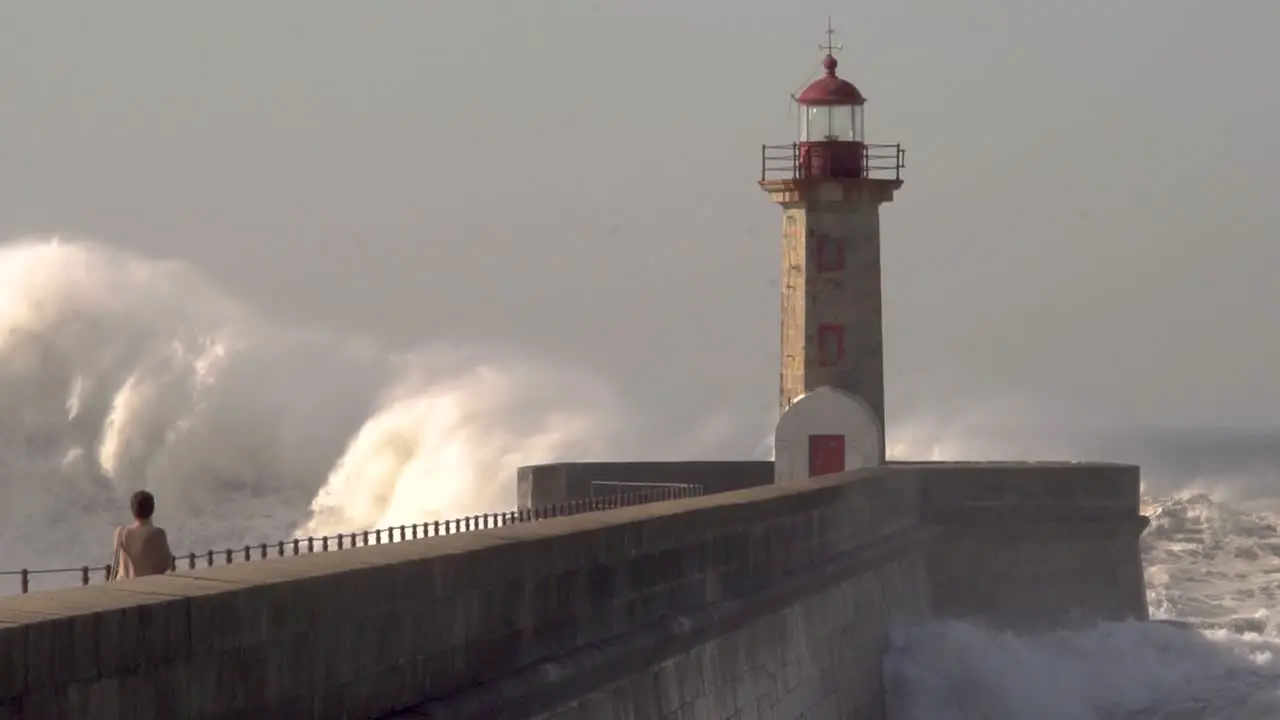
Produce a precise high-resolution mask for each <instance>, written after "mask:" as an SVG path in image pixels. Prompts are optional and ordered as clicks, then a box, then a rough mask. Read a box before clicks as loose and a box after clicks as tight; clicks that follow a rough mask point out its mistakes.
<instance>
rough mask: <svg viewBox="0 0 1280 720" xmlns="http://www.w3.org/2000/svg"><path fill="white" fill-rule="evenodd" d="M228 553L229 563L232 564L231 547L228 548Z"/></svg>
mask: <svg viewBox="0 0 1280 720" xmlns="http://www.w3.org/2000/svg"><path fill="white" fill-rule="evenodd" d="M226 555H227V564H228V565H230V564H231V548H227V552H226Z"/></svg>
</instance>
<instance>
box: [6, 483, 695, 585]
mask: <svg viewBox="0 0 1280 720" xmlns="http://www.w3.org/2000/svg"><path fill="white" fill-rule="evenodd" d="M637 484H640V483H637ZM701 495H702V486H701V485H678V484H662V485H658V484H651V485H649V489H647V490H641V491H639V492H630V493H613V494H608V495H596V496H593V497H589V498H585V499H582V500H575V501H572V502H565V503H559V504H556V505H545V506H543V507H537V508H531V509H527V510H508V511H507V512H501V513H481V514H479V515H468V516H466V517H461V518H455V519H452V520H430V521H427V522H421V523H417V524H414V525H398V526H392V527H386V528H379V529H377V530H363V531H360V532H352V533H339V534H337V535H324V536H321V537H305V538H300V537H295V538H293V539H291V540H280V541H278V542H276V543H274V544H270V543H260V544H258V545H256V546H254V545H245V546H244V547H243V548H225V549H223V550H207V551H205V552H203V553H187V554H186V555H175V556H174V558H173V564H172V569H173V570H175V571H176V570H177V569H178V566H179V565H184V566H185V567H186V568H187V569H189V570H194V569H196V568H197V567H198V566H201V565H203V566H204V567H214V566H215V565H217V564H219V562H220V561H221V564H223V565H230V564H232V563H233V562H236V561H237V558H243V560H242V561H243V562H248V561H251V560H255V559H261V560H265V559H267V558H268V557H271V555H272V553H271V552H270V550H274V551H275V553H274V554H275V557H286V556H289V555H303V554H310V553H314V552H317V550H318V551H319V552H329V551H330V550H346V549H349V548H356V547H367V546H369V545H382V544H383V538H384V537H385V538H386V542H387V543H393V542H404V541H406V540H423V539H427V538H434V537H441V536H444V535H456V534H457V533H463V532H472V531H475V530H488V529H491V528H497V527H503V526H506V525H516V524H519V523H526V522H534V521H537V520H547V519H550V518H557V517H568V516H571V515H581V514H583V513H589V512H596V511H599V510H611V509H614V508H620V507H631V506H635V505H644V504H646V503H652V502H662V501H664V500H679V499H681V498H689V497H698V496H701ZM397 532H398V533H399V538H398V539H397V537H396V533H397ZM304 550H305V552H304ZM70 573H79V575H80V585H82V586H87V585H89V584H91V583H92V582H93V578H94V577H101V578H102V581H103V582H107V581H109V580H110V579H111V565H110V564H109V563H108V564H106V565H82V566H80V567H78V568H77V567H70V568H22V569H21V570H0V577H12V576H17V577H18V578H19V582H20V584H21V587H22V594H24V595H25V594H27V593H29V592H31V578H32V576H36V575H65V574H70ZM2 594H3V593H0V595H2Z"/></svg>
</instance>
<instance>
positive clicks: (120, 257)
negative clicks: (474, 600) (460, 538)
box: [0, 239, 622, 568]
mask: <svg viewBox="0 0 1280 720" xmlns="http://www.w3.org/2000/svg"><path fill="white" fill-rule="evenodd" d="M0 408H3V411H2V412H0V558H3V565H4V566H6V567H11V568H12V567H22V566H33V567H39V566H47V565H51V564H72V565H77V566H78V565H80V564H81V563H86V562H88V563H94V562H98V561H100V560H101V559H102V558H103V557H104V556H105V555H106V554H107V553H108V552H109V548H107V547H105V546H106V545H107V539H108V538H109V537H110V530H111V527H112V526H113V525H115V524H118V523H120V522H121V521H122V520H123V519H124V518H123V517H122V515H123V514H124V512H125V509H126V507H127V505H126V499H127V497H128V494H129V493H131V492H132V491H133V490H135V489H137V488H142V487H145V488H148V489H150V490H152V491H153V492H155V493H156V495H157V497H158V500H159V512H160V517H161V519H162V520H163V522H164V524H165V525H166V526H168V527H169V528H170V533H171V537H173V538H174V539H175V545H176V546H177V547H176V549H177V550H180V551H183V552H185V551H188V550H197V551H199V550H204V549H205V548H207V547H216V546H237V545H243V544H246V543H253V544H256V543H258V542H267V541H274V540H278V539H281V538H284V537H288V536H290V535H291V534H293V533H298V534H302V535H308V534H326V533H333V532H339V531H344V532H345V531H352V530H360V529H365V528H371V527H377V526H382V525H387V524H400V523H407V522H421V521H423V520H431V519H435V518H441V517H453V516H457V515H461V514H468V513H476V512H484V511H494V510H505V509H508V508H509V507H510V505H511V503H512V499H513V498H514V477H515V468H516V467H517V466H519V465H522V464H528V463H535V462H548V461H552V460H555V459H560V458H568V457H583V456H592V455H595V456H600V455H605V454H606V453H605V450H606V449H607V448H612V447H616V446H617V443H618V438H617V436H618V428H619V423H620V418H621V417H622V413H621V410H620V406H619V404H618V402H617V400H616V398H615V397H614V396H613V395H612V393H611V392H610V391H609V389H608V388H607V387H606V386H604V385H603V384H602V383H601V382H600V381H599V380H597V379H595V378H592V377H591V376H589V375H588V374H586V373H584V372H581V371H575V370H573V369H560V368H558V367H557V366H554V365H551V364H538V363H536V362H533V361H530V360H527V359H525V358H523V357H522V358H520V359H517V358H515V357H514V356H513V355H511V354H509V353H502V352H499V351H495V350H492V349H485V350H483V351H482V350H480V349H469V350H460V349H457V348H452V347H449V348H444V347H437V348H428V349H426V350H422V351H419V352H412V353H399V354H397V353H392V352H389V351H387V350H385V349H383V348H380V347H378V346H377V345H376V344H374V343H371V342H367V341H361V340H359V339H351V338H343V337H338V336H335V335H333V334H331V333H327V332H324V331H321V330H306V329H295V328H286V327H281V326H278V325H275V324H272V323H271V322H269V321H268V320H267V319H266V318H263V317H262V316H260V315H259V314H257V313H256V312H254V311H253V309H252V308H249V307H247V306H246V305H244V304H243V303H240V302H237V301H235V300H234V299H232V298H230V297H228V296H227V295H226V294H225V293H223V292H222V291H221V290H220V289H219V288H217V287H216V286H214V285H213V284H211V283H210V282H208V281H207V280H206V279H204V278H203V277H201V276H200V275H199V274H198V273H196V272H194V271H193V270H192V269H191V268H189V267H187V266H185V265H184V264H182V263H177V262H168V261H158V260H152V259H146V258H141V257H137V256H133V255H130V254H127V253H122V252H118V251H115V250H112V249H110V248H108V247H105V246H102V245H99V244H95V243H92V242H61V241H58V240H56V239H32V240H28V241H24V242H18V243H13V244H10V245H7V246H4V247H2V248H0Z"/></svg>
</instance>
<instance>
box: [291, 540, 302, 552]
mask: <svg viewBox="0 0 1280 720" xmlns="http://www.w3.org/2000/svg"><path fill="white" fill-rule="evenodd" d="M301 549H302V541H301V540H299V539H298V538H294V539H293V554H294V555H295V556H296V555H297V554H298V551H299V550H301Z"/></svg>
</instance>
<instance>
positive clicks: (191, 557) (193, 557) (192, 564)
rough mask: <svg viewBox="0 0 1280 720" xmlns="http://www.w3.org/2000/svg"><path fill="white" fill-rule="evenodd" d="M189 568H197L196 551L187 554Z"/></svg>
mask: <svg viewBox="0 0 1280 720" xmlns="http://www.w3.org/2000/svg"><path fill="white" fill-rule="evenodd" d="M187 569H188V570H195V569H196V554H195V553H190V554H189V555H187Z"/></svg>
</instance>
